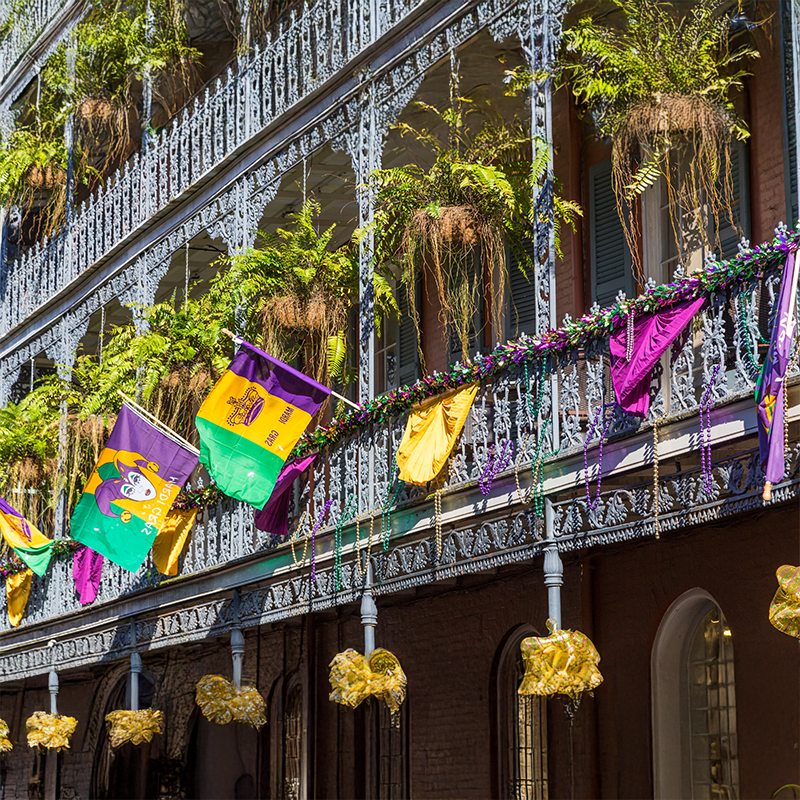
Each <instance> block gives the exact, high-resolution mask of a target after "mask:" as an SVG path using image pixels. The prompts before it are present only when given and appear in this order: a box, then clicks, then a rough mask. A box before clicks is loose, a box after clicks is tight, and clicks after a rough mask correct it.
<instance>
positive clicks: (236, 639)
mask: <svg viewBox="0 0 800 800" xmlns="http://www.w3.org/2000/svg"><path fill="white" fill-rule="evenodd" d="M233 625H234V627H233V629H232V630H231V659H232V661H233V685H234V686H235V687H236V688H237V689H241V688H242V667H243V666H244V634H243V633H242V625H241V622H240V621H239V590H238V589H234V591H233Z"/></svg>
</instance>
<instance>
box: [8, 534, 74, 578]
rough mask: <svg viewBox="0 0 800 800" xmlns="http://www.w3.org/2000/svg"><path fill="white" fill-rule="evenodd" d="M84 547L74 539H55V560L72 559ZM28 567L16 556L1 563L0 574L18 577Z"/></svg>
mask: <svg viewBox="0 0 800 800" xmlns="http://www.w3.org/2000/svg"><path fill="white" fill-rule="evenodd" d="M81 547H83V545H82V544H81V543H80V542H76V541H75V540H74V539H70V538H66V539H55V540H54V541H53V556H52V557H53V558H71V557H72V556H73V555H74V554H75V551H76V550H80V548H81ZM26 569H28V565H27V564H26V563H25V562H24V561H22V560H21V559H20V558H19V557H18V556H16V555H14V556H13V557H12V558H10V559H9V560H8V561H0V573H2V575H3V577H4V578H7V577H8V576H9V575H16V574H17V573H19V572H25V570H26Z"/></svg>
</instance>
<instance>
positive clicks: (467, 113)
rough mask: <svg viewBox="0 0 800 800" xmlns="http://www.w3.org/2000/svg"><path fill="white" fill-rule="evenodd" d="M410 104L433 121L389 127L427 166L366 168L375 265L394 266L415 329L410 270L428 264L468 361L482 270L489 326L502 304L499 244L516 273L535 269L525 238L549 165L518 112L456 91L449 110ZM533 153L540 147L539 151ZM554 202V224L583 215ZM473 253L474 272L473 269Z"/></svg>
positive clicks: (443, 312)
mask: <svg viewBox="0 0 800 800" xmlns="http://www.w3.org/2000/svg"><path fill="white" fill-rule="evenodd" d="M416 105H417V107H418V108H420V109H422V110H424V111H426V112H428V113H429V114H430V115H432V117H433V118H434V120H435V123H434V125H433V126H432V127H423V128H414V127H412V126H410V125H408V124H405V123H400V124H399V125H397V126H395V127H396V129H398V130H399V131H400V133H401V135H402V136H403V137H405V136H409V137H411V138H412V139H414V140H415V141H416V142H418V143H419V144H421V145H422V146H423V147H424V148H425V149H427V150H428V151H430V152H431V153H432V155H433V156H434V162H433V165H432V166H431V167H430V168H429V169H423V168H422V167H420V166H418V165H407V166H401V167H394V168H390V169H383V170H377V171H376V172H375V173H374V174H373V176H372V178H373V181H374V188H375V191H376V197H375V207H376V223H375V228H376V239H377V242H376V253H375V255H376V261H377V263H379V264H382V263H385V262H393V263H395V264H397V265H398V266H399V268H400V274H401V278H402V281H403V283H404V284H405V286H406V287H407V288H408V290H409V291H408V295H409V299H410V305H411V312H412V316H413V319H414V322H415V324H416V326H417V330H418V333H419V309H418V308H417V305H416V300H415V296H416V293H415V292H414V291H413V287H414V285H415V283H416V279H417V276H418V275H420V274H422V273H423V271H425V270H429V272H430V274H431V275H432V278H433V282H434V285H435V288H436V295H437V298H438V302H439V306H440V320H441V322H442V325H443V327H444V329H445V331H446V332H447V333H448V334H452V335H454V336H455V338H456V339H457V340H458V342H459V344H460V345H461V350H462V357H463V359H464V360H465V361H466V360H468V358H469V347H470V334H471V333H472V330H471V328H472V325H473V320H474V317H475V310H476V307H477V304H478V302H479V301H480V299H481V288H480V287H481V285H482V281H481V278H482V275H481V269H483V270H484V271H485V274H486V276H487V280H488V282H490V284H491V286H492V289H491V319H492V322H493V324H494V325H497V323H498V320H499V319H500V315H501V309H502V304H503V301H504V287H505V280H506V267H505V246H506V243H508V245H509V246H510V247H511V249H512V251H513V253H514V255H515V256H516V258H517V263H518V264H519V265H520V269H522V270H523V272H525V273H526V274H527V275H528V276H531V275H532V274H533V270H534V268H535V264H534V262H533V259H531V257H530V256H529V255H528V251H527V249H526V247H525V243H526V240H527V239H529V238H530V233H531V228H532V226H533V223H534V210H533V208H532V197H533V190H534V186H535V185H539V184H541V182H542V181H543V180H544V178H545V176H546V173H547V167H548V164H547V159H546V157H545V156H537V159H536V161H534V162H533V163H532V162H531V149H532V148H531V138H530V135H529V134H528V132H527V127H526V125H525V124H524V123H522V122H521V121H520V120H519V119H517V118H516V117H515V118H514V119H512V120H510V121H508V120H504V119H502V118H500V117H499V115H496V114H494V113H493V112H492V110H491V108H489V107H488V106H486V107H482V108H478V107H476V106H475V105H474V104H472V102H471V101H470V100H469V99H467V98H463V97H459V96H458V95H457V93H456V92H455V91H454V92H453V96H452V97H451V104H450V106H449V107H448V108H446V109H439V108H437V107H435V106H432V105H429V104H427V103H416ZM442 130H444V131H445V132H446V137H445V138H443V137H442V136H441V131H442ZM538 151H539V153H543V152H544V153H546V149H545V148H538ZM555 207H556V221H557V222H558V221H567V222H571V221H572V219H573V218H574V216H575V215H576V214H580V213H581V211H580V208H579V207H578V206H577V205H575V204H574V203H569V202H567V201H564V200H563V199H562V198H560V197H556V198H555ZM476 251H479V253H480V262H481V267H479V268H476V267H474V266H473V259H474V257H475V255H476ZM419 341H421V337H419ZM420 356H421V357H422V353H420Z"/></svg>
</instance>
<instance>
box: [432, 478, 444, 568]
mask: <svg viewBox="0 0 800 800" xmlns="http://www.w3.org/2000/svg"><path fill="white" fill-rule="evenodd" d="M433 508H434V514H435V516H436V563H437V564H438V563H439V562H440V561H441V560H442V548H443V544H442V490H441V488H439V489H437V490H436V491H435V492H434V495H433Z"/></svg>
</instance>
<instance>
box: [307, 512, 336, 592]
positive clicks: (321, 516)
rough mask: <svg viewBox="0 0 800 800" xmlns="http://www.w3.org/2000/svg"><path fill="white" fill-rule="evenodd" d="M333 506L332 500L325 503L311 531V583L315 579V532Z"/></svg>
mask: <svg viewBox="0 0 800 800" xmlns="http://www.w3.org/2000/svg"><path fill="white" fill-rule="evenodd" d="M332 505H333V500H328V501H327V502H326V503H325V507H324V508H323V509H322V511H321V512H320V515H319V516H318V517H317V521H316V523H315V524H314V530H312V531H311V583H314V581H315V580H316V579H317V531H318V530H319V529H320V527H321V526H322V521H323V520H324V519H325V517H326V516H327V514H328V510H329V509H330V507H331V506H332Z"/></svg>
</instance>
